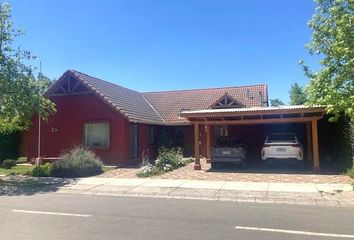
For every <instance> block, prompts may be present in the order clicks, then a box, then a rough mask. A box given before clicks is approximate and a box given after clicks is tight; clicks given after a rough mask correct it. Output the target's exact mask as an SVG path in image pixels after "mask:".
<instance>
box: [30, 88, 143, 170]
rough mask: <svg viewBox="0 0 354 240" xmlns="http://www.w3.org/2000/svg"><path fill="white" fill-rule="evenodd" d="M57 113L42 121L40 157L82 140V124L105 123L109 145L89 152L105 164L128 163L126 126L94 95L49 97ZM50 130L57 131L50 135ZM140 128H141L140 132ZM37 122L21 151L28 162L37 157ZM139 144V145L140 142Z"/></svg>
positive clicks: (79, 142)
mask: <svg viewBox="0 0 354 240" xmlns="http://www.w3.org/2000/svg"><path fill="white" fill-rule="evenodd" d="M52 101H53V102H54V103H55V104H56V108H57V112H56V113H55V114H54V115H52V116H50V117H49V119H48V121H47V122H44V121H43V122H42V127H41V130H42V134H41V138H42V141H41V143H42V144H41V149H42V151H41V154H42V156H45V157H56V156H58V155H59V154H60V153H61V152H62V151H64V150H66V149H69V148H72V147H73V146H75V145H82V144H83V141H84V134H83V128H84V123H85V122H96V121H97V122H99V121H108V122H109V123H110V146H109V148H107V149H93V150H94V151H95V152H96V153H97V154H98V155H99V156H100V157H101V158H102V160H103V161H104V162H105V163H112V164H118V163H120V164H128V163H129V162H130V151H129V149H130V148H129V123H128V121H127V120H126V119H125V118H123V116H122V115H121V114H119V113H118V112H116V111H114V110H113V109H112V108H111V107H110V106H108V105H107V104H106V103H104V102H103V101H102V100H101V99H99V98H98V97H96V96H95V95H91V94H90V95H75V96H61V97H53V98H52ZM52 128H56V129H58V131H57V132H52ZM143 130H144V129H142V132H143ZM37 139H38V119H37V118H36V117H34V119H33V124H32V127H31V128H30V130H29V131H28V133H27V134H26V135H25V136H24V144H25V151H26V153H27V157H28V158H29V159H31V158H33V157H36V156H37V146H38V145H37ZM142 144H143V143H142Z"/></svg>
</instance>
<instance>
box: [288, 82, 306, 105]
mask: <svg viewBox="0 0 354 240" xmlns="http://www.w3.org/2000/svg"><path fill="white" fill-rule="evenodd" d="M289 95H290V105H302V104H305V103H306V101H307V95H306V93H305V91H304V87H302V86H300V85H299V84H297V83H294V84H292V85H291V87H290V90H289Z"/></svg>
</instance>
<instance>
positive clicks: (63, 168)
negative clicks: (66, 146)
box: [53, 147, 103, 177]
mask: <svg viewBox="0 0 354 240" xmlns="http://www.w3.org/2000/svg"><path fill="white" fill-rule="evenodd" d="M59 158H60V160H58V161H55V162H54V163H53V176H54V177H86V176H92V175H97V174H99V173H102V166H103V164H102V162H101V160H100V159H99V157H98V156H96V155H95V154H94V153H93V152H91V151H90V150H88V149H86V148H84V147H75V148H73V149H71V150H69V151H68V152H65V153H63V154H61V155H60V157H59Z"/></svg>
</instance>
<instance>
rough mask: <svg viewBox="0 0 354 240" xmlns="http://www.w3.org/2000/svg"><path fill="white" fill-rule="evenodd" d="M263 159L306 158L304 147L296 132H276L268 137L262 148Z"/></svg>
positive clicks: (299, 159)
mask: <svg viewBox="0 0 354 240" xmlns="http://www.w3.org/2000/svg"><path fill="white" fill-rule="evenodd" d="M261 154H262V160H264V161H266V160H268V159H294V160H297V161H302V160H303V159H304V149H303V147H302V145H301V143H300V142H299V140H298V138H297V137H296V135H295V134H294V133H274V134H271V135H269V136H268V137H267V139H266V141H265V143H264V145H263V148H262V153H261Z"/></svg>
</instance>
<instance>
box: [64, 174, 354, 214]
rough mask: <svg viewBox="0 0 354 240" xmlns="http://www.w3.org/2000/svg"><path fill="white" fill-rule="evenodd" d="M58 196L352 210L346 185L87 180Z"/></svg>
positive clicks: (353, 195) (66, 187)
mask: <svg viewBox="0 0 354 240" xmlns="http://www.w3.org/2000/svg"><path fill="white" fill-rule="evenodd" d="M58 192H59V193H79V194H93V195H111V196H135V197H136V196H141V197H158V198H185V199H204V200H219V201H234V202H255V203H269V204H294V205H295V204H296V205H317V206H345V207H349V206H352V207H354V191H353V187H352V186H351V185H350V184H318V183H267V182H259V183H256V182H237V181H207V180H180V179H151V178H99V177H90V178H82V179H76V181H75V182H72V183H69V184H66V185H63V186H61V187H59V188H58Z"/></svg>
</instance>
